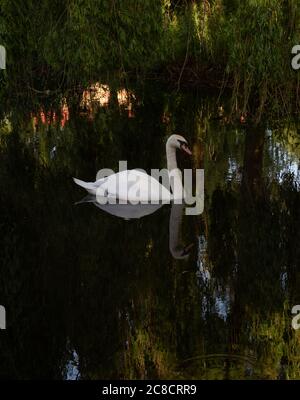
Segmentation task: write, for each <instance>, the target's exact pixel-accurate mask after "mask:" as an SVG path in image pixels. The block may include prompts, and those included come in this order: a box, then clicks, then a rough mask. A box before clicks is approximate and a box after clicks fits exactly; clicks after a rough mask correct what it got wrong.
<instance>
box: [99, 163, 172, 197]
mask: <svg viewBox="0 0 300 400" xmlns="http://www.w3.org/2000/svg"><path fill="white" fill-rule="evenodd" d="M106 179H107V180H106V181H105V182H104V184H103V185H101V190H103V191H107V193H108V196H112V197H116V198H118V199H119V200H123V201H126V202H145V203H149V202H150V201H151V202H159V201H163V202H169V201H170V200H171V193H170V192H169V190H168V189H166V188H165V187H164V186H163V185H161V184H160V183H159V182H158V180H156V179H155V178H153V177H152V176H150V175H147V174H146V173H144V172H142V171H140V170H137V169H133V170H127V171H121V172H118V173H117V174H114V175H110V176H109V177H107V178H106Z"/></svg>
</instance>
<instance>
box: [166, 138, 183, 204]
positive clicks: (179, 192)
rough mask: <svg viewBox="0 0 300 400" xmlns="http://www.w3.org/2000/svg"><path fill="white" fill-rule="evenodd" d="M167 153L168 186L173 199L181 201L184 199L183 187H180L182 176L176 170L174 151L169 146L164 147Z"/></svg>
mask: <svg viewBox="0 0 300 400" xmlns="http://www.w3.org/2000/svg"><path fill="white" fill-rule="evenodd" d="M166 153H167V165H168V171H169V179H170V185H171V188H172V193H173V198H174V200H175V199H182V198H183V197H184V193H183V187H182V176H181V171H180V170H179V169H178V168H177V160H176V149H175V148H174V147H172V146H170V145H169V143H168V142H167V145H166Z"/></svg>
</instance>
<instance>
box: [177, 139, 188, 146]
mask: <svg viewBox="0 0 300 400" xmlns="http://www.w3.org/2000/svg"><path fill="white" fill-rule="evenodd" d="M178 143H179V146H180V147H181V146H183V145H186V146H188V142H184V141H183V140H179V139H178Z"/></svg>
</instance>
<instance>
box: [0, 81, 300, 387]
mask: <svg viewBox="0 0 300 400" xmlns="http://www.w3.org/2000/svg"><path fill="white" fill-rule="evenodd" d="M99 87H100V86H99V85H98V87H96V88H95V87H94V88H93V95H91V94H90V93H89V92H85V93H84V95H83V99H82V102H81V106H80V107H78V106H77V107H76V106H73V105H72V106H71V105H70V104H69V103H70V101H69V99H66V100H63V101H61V107H60V108H59V109H56V110H54V108H53V107H52V106H49V105H47V107H46V106H45V108H43V109H42V108H41V109H40V110H38V111H33V110H32V109H26V107H25V108H24V107H23V108H22V109H20V108H19V109H13V110H11V111H10V112H9V113H6V118H5V119H4V120H3V121H2V123H1V126H0V184H1V195H0V202H1V203H0V233H1V238H2V246H1V252H0V304H1V305H3V306H5V309H6V324H7V326H6V330H2V331H1V332H0V353H1V359H0V376H1V377H3V378H16V379H70V380H71V379H299V378H300V330H295V329H293V328H292V318H293V316H292V314H291V309H292V307H293V306H294V305H296V304H300V293H299V288H300V275H299V271H300V269H299V262H300V246H299V243H300V229H299V226H300V207H299V206H300V193H299V183H300V181H299V179H300V172H299V155H300V148H299V144H300V139H299V138H300V136H299V125H297V124H296V123H295V122H293V121H277V120H275V119H274V120H266V121H265V122H264V124H262V126H260V127H255V126H253V125H251V124H250V123H249V122H248V120H247V116H241V118H240V120H239V121H236V122H235V123H230V122H229V110H228V106H227V104H222V105H220V104H218V103H217V97H216V96H214V95H211V94H210V95H205V94H201V93H197V92H195V91H190V92H182V91H178V92H177V93H174V92H171V91H169V90H168V89H166V88H160V87H157V85H146V86H145V87H143V88H137V89H131V91H126V90H124V89H121V90H119V92H115V93H114V94H110V92H109V87H108V86H106V85H105V87H104V86H103V87H102V86H101V87H100V89H99ZM217 104H218V106H217ZM174 132H178V133H181V134H182V135H183V136H184V137H185V138H186V139H188V141H189V143H190V147H191V149H192V151H193V155H192V157H187V156H184V155H182V154H178V164H179V167H180V168H182V169H183V168H193V169H197V168H198V169H204V177H205V178H204V210H203V212H202V213H201V214H199V215H194V216H193V215H192V216H191V215H185V214H184V213H183V210H182V208H179V209H175V212H176V213H177V217H178V218H177V219H176V218H175V225H174V223H172V221H173V222H174V220H172V212H174V208H172V206H170V205H164V206H163V207H160V208H158V209H157V210H154V212H152V213H151V214H149V215H145V216H144V217H141V218H135V219H128V218H126V219H124V218H121V217H117V216H114V215H111V214H110V213H108V212H106V210H103V209H100V208H99V207H96V206H95V204H93V203H80V204H76V203H78V202H80V201H81V200H82V199H83V198H84V197H85V196H86V194H87V193H86V192H85V191H84V190H83V189H82V188H80V187H79V186H77V185H75V184H74V182H73V180H72V177H77V178H80V179H83V180H86V181H93V180H95V176H96V173H97V171H98V170H100V169H101V168H111V169H113V170H114V171H117V170H118V163H119V160H126V161H127V162H128V168H129V169H131V168H143V169H144V170H145V171H147V172H148V173H149V172H150V170H151V169H152V168H165V167H166V154H165V143H166V140H167V138H168V137H169V135H171V134H172V133H174ZM176 221H177V222H178V224H177V225H176ZM174 236H176V238H175V240H178V243H181V246H183V248H188V249H189V250H188V254H187V257H183V258H182V259H178V258H176V257H174V254H172V251H171V250H172V249H171V247H172V246H171V245H170V238H173V239H174ZM173 239H172V240H173Z"/></svg>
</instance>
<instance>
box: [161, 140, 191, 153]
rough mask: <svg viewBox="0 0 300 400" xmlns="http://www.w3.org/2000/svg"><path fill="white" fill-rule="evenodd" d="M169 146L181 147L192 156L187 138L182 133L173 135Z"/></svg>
mask: <svg viewBox="0 0 300 400" xmlns="http://www.w3.org/2000/svg"><path fill="white" fill-rule="evenodd" d="M167 147H171V148H172V147H173V148H175V149H180V150H182V151H184V152H185V153H187V154H188V155H190V156H191V155H192V152H191V150H190V149H189V146H188V142H187V140H186V139H185V138H184V137H183V136H181V135H171V136H170V137H169V139H168V141H167Z"/></svg>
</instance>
